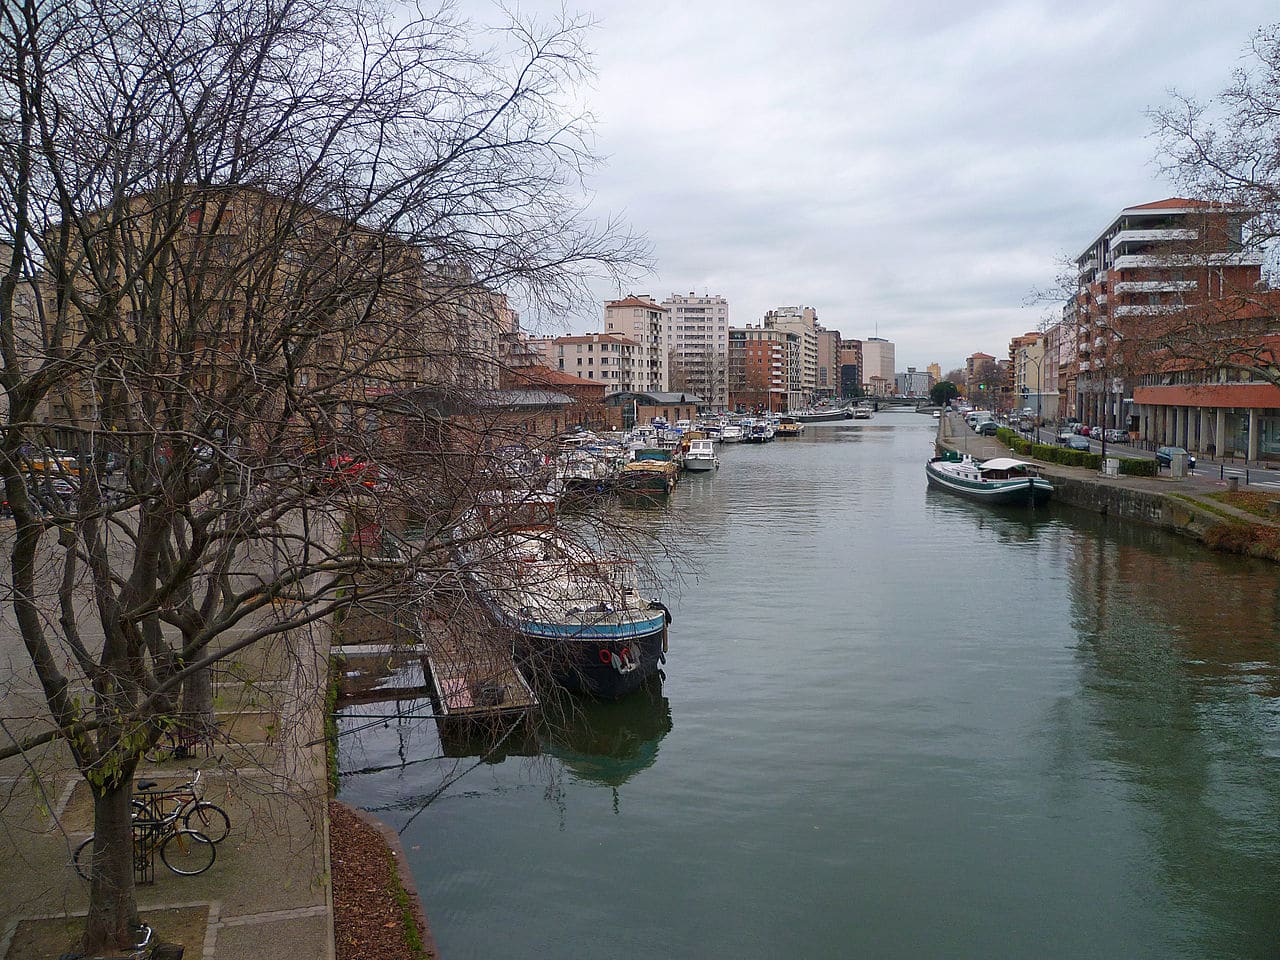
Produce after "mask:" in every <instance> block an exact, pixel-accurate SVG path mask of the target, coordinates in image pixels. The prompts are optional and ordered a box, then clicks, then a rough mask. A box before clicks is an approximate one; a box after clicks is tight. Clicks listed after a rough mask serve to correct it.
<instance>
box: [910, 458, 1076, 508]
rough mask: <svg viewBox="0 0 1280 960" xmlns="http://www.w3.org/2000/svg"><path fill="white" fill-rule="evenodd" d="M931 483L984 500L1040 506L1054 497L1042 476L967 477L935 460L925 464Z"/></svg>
mask: <svg viewBox="0 0 1280 960" xmlns="http://www.w3.org/2000/svg"><path fill="white" fill-rule="evenodd" d="M925 474H926V475H927V476H928V478H929V486H931V487H936V488H937V489H939V490H946V491H947V492H948V493H954V494H956V495H957V496H961V497H967V498H968V499H970V500H976V501H978V502H980V503H995V504H1014V505H1018V504H1021V505H1028V504H1030V505H1037V506H1038V505H1040V504H1043V503H1045V502H1047V501H1048V500H1049V498H1050V497H1051V496H1053V486H1052V485H1051V484H1050V483H1049V482H1048V481H1047V480H1044V479H1042V478H1041V477H1019V478H1017V479H1013V480H986V481H974V480H963V479H960V478H957V477H951V476H948V475H947V474H946V473H945V472H943V471H941V470H939V469H937V468H936V467H935V466H934V465H933V464H932V463H929V464H926V465H925Z"/></svg>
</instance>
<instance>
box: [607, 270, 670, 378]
mask: <svg viewBox="0 0 1280 960" xmlns="http://www.w3.org/2000/svg"><path fill="white" fill-rule="evenodd" d="M667 323H668V310H667V308H666V307H664V306H662V305H661V304H660V303H656V302H655V301H654V300H653V299H651V298H650V297H649V295H648V294H644V293H641V294H634V293H633V294H628V295H627V296H626V297H623V298H622V299H621V300H609V301H606V303H605V305H604V329H605V332H606V333H618V334H621V335H622V336H624V337H626V338H627V339H628V340H632V341H634V342H636V343H637V344H639V345H640V353H639V356H638V359H639V367H638V369H637V371H636V381H637V383H643V386H642V387H639V389H644V390H666V388H667V351H666V349H665V345H666V340H665V337H666V329H667Z"/></svg>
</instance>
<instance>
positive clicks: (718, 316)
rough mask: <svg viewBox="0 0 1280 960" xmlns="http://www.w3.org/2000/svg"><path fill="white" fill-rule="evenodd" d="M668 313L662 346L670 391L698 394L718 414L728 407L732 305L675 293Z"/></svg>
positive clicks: (667, 303)
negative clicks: (730, 314)
mask: <svg viewBox="0 0 1280 960" xmlns="http://www.w3.org/2000/svg"><path fill="white" fill-rule="evenodd" d="M662 306H663V307H664V308H665V309H666V311H667V314H666V320H665V324H664V330H663V344H664V345H665V350H666V361H667V387H668V389H669V390H671V391H674V392H684V393H694V394H697V395H698V396H699V397H700V398H701V399H702V401H703V403H704V404H705V405H706V406H709V407H713V408H715V409H718V410H723V409H725V408H726V407H727V406H728V404H729V301H728V300H726V299H725V298H724V297H720V296H709V295H707V296H699V295H698V294H696V293H694V292H692V291H690V292H689V293H688V294H687V295H686V294H678V293H673V294H671V296H669V297H667V298H666V299H665V300H663V301H662Z"/></svg>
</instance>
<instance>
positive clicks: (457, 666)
mask: <svg viewBox="0 0 1280 960" xmlns="http://www.w3.org/2000/svg"><path fill="white" fill-rule="evenodd" d="M422 646H423V648H424V649H425V651H426V653H425V660H426V663H427V670H428V673H429V675H430V680H431V685H432V688H433V690H434V691H435V697H434V699H435V711H436V716H437V718H438V719H439V720H440V722H442V723H446V724H466V723H484V722H490V721H494V720H515V719H520V718H523V717H527V716H530V715H531V714H532V713H533V712H534V711H535V710H536V709H537V707H538V698H537V696H536V695H535V694H534V692H533V690H532V688H530V686H529V683H528V681H527V680H525V678H524V675H523V674H521V673H520V670H519V668H518V667H517V666H516V664H515V660H514V658H513V656H512V652H511V642H510V638H509V637H504V636H503V635H502V634H501V633H499V632H495V631H492V630H486V629H484V628H483V627H480V626H477V625H476V624H475V623H474V622H458V621H454V620H438V619H427V618H424V619H423V621H422Z"/></svg>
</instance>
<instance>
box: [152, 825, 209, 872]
mask: <svg viewBox="0 0 1280 960" xmlns="http://www.w3.org/2000/svg"><path fill="white" fill-rule="evenodd" d="M217 856H218V848H217V847H215V846H214V845H213V841H212V840H210V839H209V838H208V837H206V836H205V835H204V834H203V833H196V831H194V830H175V831H174V832H173V833H171V834H169V835H168V836H167V837H165V838H164V840H163V841H162V842H161V844H160V859H161V860H163V861H164V865H165V866H166V867H168V868H169V869H170V870H172V871H173V872H174V873H177V874H181V875H182V876H184V877H194V876H195V875H196V874H198V873H204V872H205V871H206V870H208V869H209V868H210V867H212V866H213V861H214V860H215V859H217Z"/></svg>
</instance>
